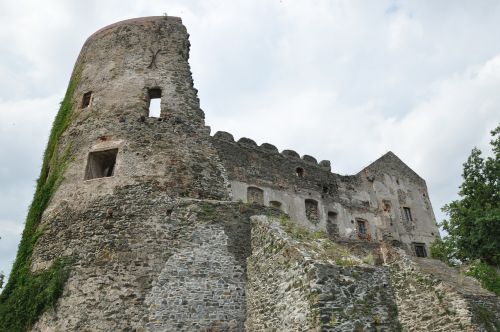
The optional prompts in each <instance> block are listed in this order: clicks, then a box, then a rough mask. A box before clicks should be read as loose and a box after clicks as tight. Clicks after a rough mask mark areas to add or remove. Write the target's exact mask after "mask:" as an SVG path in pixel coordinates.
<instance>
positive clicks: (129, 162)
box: [30, 16, 249, 331]
mask: <svg viewBox="0 0 500 332" xmlns="http://www.w3.org/2000/svg"><path fill="white" fill-rule="evenodd" d="M188 53H189V41H188V34H187V32H186V29H185V27H184V26H183V24H182V22H181V20H180V19H179V18H175V17H163V16H162V17H147V18H141V19H134V20H128V21H124V22H119V23H117V24H113V25H111V26H109V27H106V28H104V29H101V30H100V31H98V32H96V33H95V34H93V35H92V36H91V37H90V38H89V39H88V40H87V41H86V43H85V45H84V46H83V49H82V51H81V53H80V55H79V57H78V60H77V63H76V65H75V69H74V73H73V83H72V84H76V87H75V90H74V93H73V98H72V110H71V112H72V113H71V119H70V122H69V125H68V127H67V129H66V130H65V131H64V133H63V134H62V135H61V137H60V139H59V141H58V142H57V149H56V153H55V154H56V156H55V157H54V158H61V157H62V156H64V155H67V156H68V158H67V160H68V161H67V166H66V168H65V171H64V174H63V178H62V182H61V183H60V184H59V186H58V188H57V190H56V192H55V193H54V194H53V196H52V198H51V201H50V203H49V205H48V207H47V208H46V209H45V212H44V214H43V216H42V219H41V222H40V224H39V225H38V230H43V232H42V235H41V236H40V237H39V238H38V240H37V243H36V245H35V248H34V251H33V255H32V257H31V263H30V269H31V272H32V273H38V272H42V271H45V270H46V269H48V268H50V267H51V266H52V264H53V263H54V262H55V261H56V259H57V258H59V257H71V261H72V263H71V266H70V271H71V272H70V276H69V279H68V281H67V283H66V285H65V288H64V292H63V295H62V297H61V298H60V299H59V301H58V305H57V306H58V310H57V312H46V313H45V314H44V315H43V316H42V317H41V318H40V320H39V321H38V323H37V325H36V326H35V328H34V329H35V330H46V329H55V330H78V329H91V330H105V331H111V330H122V329H127V328H138V327H141V326H142V327H144V326H150V327H151V328H153V329H154V328H158V329H167V330H172V329H176V330H177V329H181V328H180V326H181V325H183V324H184V327H183V328H184V329H187V330H189V329H190V327H189V324H188V323H193V322H195V323H196V324H199V325H198V327H199V328H202V329H208V328H210V326H212V324H213V322H214V321H220V320H222V321H225V322H226V323H227V322H228V321H231V320H232V321H233V322H238V323H237V324H239V325H242V324H243V322H244V303H245V302H244V293H242V292H243V291H242V289H243V288H244V286H243V285H242V282H243V280H244V275H245V271H244V264H245V262H244V258H235V255H234V254H232V253H231V252H229V251H228V249H227V246H228V244H227V243H228V242H231V241H232V240H231V239H228V235H227V234H226V233H227V232H226V230H225V228H224V227H223V226H221V225H211V226H205V225H201V224H197V223H196V220H197V219H196V213H195V211H198V210H199V208H197V206H196V202H197V201H198V200H218V201H225V200H228V197H229V194H228V188H227V184H226V181H225V180H224V178H225V175H224V168H223V166H222V164H221V163H220V161H219V159H218V156H217V151H216V150H215V149H214V148H213V147H212V145H211V143H210V140H209V131H210V130H209V128H208V127H206V126H205V125H204V115H203V112H202V111H201V110H200V108H199V100H198V98H197V93H196V92H197V91H196V89H194V87H193V81H192V78H191V73H190V68H189V64H188ZM158 90H161V116H160V117H149V116H148V106H149V99H150V96H151V91H153V92H154V93H157V91H158ZM89 96H90V98H89ZM113 161H114V164H113ZM48 171H49V172H50V171H51V170H48ZM100 176H101V177H100ZM190 202H192V203H190ZM247 233H248V234H249V231H248V232H246V233H245V234H247ZM193 237H195V238H197V239H198V240H193ZM209 253H211V254H210V255H208V254H209ZM213 264H217V266H216V267H214V265H213ZM186 266H189V267H190V268H191V269H196V268H195V267H196V266H198V267H199V269H198V270H199V271H200V272H199V273H200V275H201V274H204V275H206V274H207V273H208V272H210V271H212V272H213V273H212V275H211V277H210V278H208V279H210V280H209V282H211V283H212V284H213V285H211V286H210V289H208V290H200V289H198V287H197V283H198V281H196V280H197V279H196V278H201V279H200V280H205V279H207V278H206V277H205V278H202V277H200V275H198V274H196V275H194V276H192V277H193V278H195V279H194V280H191V281H190V282H188V281H187V280H185V279H184V278H185V276H184V275H182V276H181V275H177V274H176V273H177V271H181V270H182V269H184V270H182V271H184V273H188V272H189V271H188V270H186ZM205 270H207V271H205ZM173 274H175V276H176V277H175V278H169V280H170V282H171V284H169V285H177V286H176V287H175V289H172V288H171V287H167V286H163V285H164V281H165V278H166V277H170V276H172V275H173ZM242 276H243V277H242ZM220 278H223V279H224V280H225V284H224V285H220V284H217V280H219V279H220ZM162 280H163V281H162ZM207 282H208V281H207ZM184 284H186V287H187V288H186V289H182V285H184ZM227 285H232V289H231V290H229V291H228V290H227V287H228V286H227ZM189 287H194V289H192V288H189ZM217 287H219V288H217ZM165 288H166V289H165ZM174 291H175V292H177V293H176V294H174V293H172V292H174ZM207 292H208V293H209V294H207ZM222 292H226V293H227V292H228V294H230V296H231V297H232V298H233V300H234V301H232V302H233V304H232V306H231V308H228V309H227V310H226V311H224V310H219V311H218V314H220V315H224V318H221V317H216V318H214V317H212V316H211V315H212V314H213V313H214V312H215V308H218V303H217V300H218V299H219V297H221V296H222V295H221V294H222ZM219 293H220V294H219ZM186 294H191V297H192V298H191V300H186V299H185V296H184V295H186ZM196 294H197V295H196ZM166 298H169V299H170V300H171V301H172V302H168V303H167V302H165V301H166ZM181 298H184V301H186V302H185V303H186V306H185V307H182V306H176V304H177V301H178V300H180V299H181ZM203 298H209V299H210V300H211V302H210V303H205V304H204V310H203V311H201V312H195V313H191V314H190V316H189V318H188V317H184V316H182V312H184V311H185V310H189V308H197V307H199V306H200V304H199V303H198V301H202V300H203ZM212 298H213V299H212ZM174 299H175V300H174ZM158 301H159V302H160V303H159V304H158V303H157V302H158ZM173 307H175V308H177V309H176V310H178V312H176V313H173V312H172V311H171V308H173ZM210 308H211V309H210ZM193 310H195V309H193ZM166 311H169V314H171V315H173V316H174V317H169V319H166V318H165V317H163V318H161V319H160V318H159V316H161V315H164V314H165V312H166ZM209 315H210V317H209ZM159 321H160V322H161V323H158V322H159ZM155 322H156V323H155ZM226 323H224V324H226ZM148 324H149V325H148ZM158 324H159V325H158ZM162 324H163V325H162ZM165 324H167V325H165ZM178 324H181V325H179V326H177V325H178ZM224 324H222V325H221V326H223V325H224ZM233 325H234V324H233ZM181 330H182V329H181Z"/></svg>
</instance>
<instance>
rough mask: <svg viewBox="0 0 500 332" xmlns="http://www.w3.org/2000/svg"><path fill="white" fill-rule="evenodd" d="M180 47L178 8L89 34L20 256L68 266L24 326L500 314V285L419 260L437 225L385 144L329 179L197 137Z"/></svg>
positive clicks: (302, 324) (154, 326) (368, 320)
mask: <svg viewBox="0 0 500 332" xmlns="http://www.w3.org/2000/svg"><path fill="white" fill-rule="evenodd" d="M188 56H189V40H188V34H187V32H186V29H185V27H184V26H183V24H182V22H181V20H180V19H179V18H176V17H167V16H161V17H145V18H137V19H132V20H127V21H123V22H118V23H115V24H113V25H110V26H107V27H105V28H103V29H101V30H99V31H97V32H96V33H94V34H93V35H92V36H90V38H89V39H88V40H87V41H86V42H85V44H84V46H83V48H82V51H81V53H80V55H79V57H78V59H77V62H76V65H75V70H74V71H75V72H74V75H75V73H76V74H77V76H78V78H79V79H78V82H77V84H76V86H75V89H74V91H73V92H72V95H71V96H70V97H71V117H70V122H69V124H68V126H67V128H65V130H64V132H63V133H62V135H61V136H60V138H59V140H58V142H57V145H56V147H57V149H56V151H55V156H54V158H56V159H57V158H63V156H65V158H66V157H67V160H68V162H67V164H66V165H65V168H64V173H63V177H62V179H61V181H60V182H59V183H58V186H57V190H56V191H55V193H54V194H53V196H52V198H51V200H50V203H49V204H48V206H47V208H46V209H45V211H44V212H43V214H42V218H41V221H40V223H39V224H38V225H37V229H38V231H39V232H40V236H39V237H38V239H37V241H36V244H35V246H34V250H33V254H32V257H31V258H30V273H32V274H37V273H41V272H42V271H45V270H47V269H49V268H50V267H51V266H52V265H53V264H54V262H55V261H56V259H58V258H61V257H68V258H71V259H70V260H69V262H70V263H69V264H70V265H69V269H70V273H69V278H68V280H67V281H66V283H65V285H64V289H63V293H62V295H61V296H60V298H59V299H58V301H57V304H56V307H55V310H48V311H46V312H45V313H43V315H41V317H39V319H38V321H37V323H36V324H35V325H34V326H32V330H33V331H244V330H247V331H401V330H408V331H424V330H426V331H452V330H453V331H455V330H467V331H483V330H484V331H486V330H488V329H490V328H495V326H498V325H495V324H498V320H499V317H498V316H499V314H498V313H499V312H500V310H499V303H498V298H497V297H495V296H494V295H492V294H491V293H489V292H486V291H484V290H482V289H481V288H480V286H479V285H477V283H475V282H474V281H473V280H469V279H467V278H466V283H467V285H469V287H466V288H464V289H461V288H460V286H456V285H457V282H458V281H457V280H455V279H456V276H455V275H454V274H453V273H452V272H447V270H446V269H444V268H443V269H439V271H440V274H439V275H437V274H436V273H435V271H434V270H433V269H432V266H433V265H432V264H433V263H432V261H431V260H429V259H427V258H425V257H426V256H427V252H428V248H429V244H430V243H431V242H432V241H433V240H434V239H435V238H436V237H437V236H439V235H438V234H439V233H438V228H437V225H436V221H435V218H434V214H433V211H432V206H431V203H430V200H429V195H428V192H427V188H426V184H425V181H424V180H423V179H422V178H421V177H420V176H418V175H417V174H416V173H415V172H413V171H412V170H411V169H410V168H409V167H408V166H406V165H405V164H404V163H403V162H402V161H401V160H400V159H399V158H398V157H397V156H395V155H394V154H393V153H391V152H388V153H387V154H385V155H384V156H382V157H381V158H380V159H378V160H377V161H375V162H374V163H372V164H371V165H369V166H367V167H365V168H364V169H363V170H361V171H360V172H359V173H357V174H355V175H349V176H343V175H338V174H335V173H332V171H331V165H330V162H329V161H321V162H319V163H318V162H317V161H316V159H315V158H314V157H311V156H308V155H304V156H302V157H300V156H299V155H298V154H297V153H296V152H294V151H291V150H284V151H282V152H279V151H278V150H277V149H276V147H274V146H273V145H271V144H268V143H264V144H262V145H260V146H258V145H257V144H256V143H255V142H254V141H252V140H251V139H248V138H242V139H240V140H239V141H237V142H236V141H235V140H234V139H233V136H232V135H231V134H229V133H225V132H218V133H216V134H215V135H213V136H211V135H210V128H209V127H207V126H206V125H205V123H204V113H203V111H202V110H201V109H200V105H199V100H198V97H197V90H196V89H195V88H194V87H193V81H192V77H191V72H190V68H189V63H188ZM153 99H160V100H161V102H160V105H161V112H160V115H159V116H152V114H150V104H151V100H153ZM46 171H47V174H50V172H53V169H47V170H46ZM415 256H419V257H421V258H418V259H417V258H416V257H415ZM436 264H437V263H436ZM462 282H463V281H462ZM485 312H486V313H487V314H485ZM481 315H482V316H481ZM484 315H486V316H487V317H489V321H487V322H485V320H484V319H481V317H485V316H484Z"/></svg>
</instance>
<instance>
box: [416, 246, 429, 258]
mask: <svg viewBox="0 0 500 332" xmlns="http://www.w3.org/2000/svg"><path fill="white" fill-rule="evenodd" d="M413 247H414V248H415V255H416V256H417V257H427V250H425V244H424V243H413Z"/></svg>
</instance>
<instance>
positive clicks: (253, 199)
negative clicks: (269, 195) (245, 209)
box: [247, 187, 264, 205]
mask: <svg viewBox="0 0 500 332" xmlns="http://www.w3.org/2000/svg"><path fill="white" fill-rule="evenodd" d="M247 202H248V203H254V204H258V205H264V191H263V190H262V189H260V188H257V187H248V188H247Z"/></svg>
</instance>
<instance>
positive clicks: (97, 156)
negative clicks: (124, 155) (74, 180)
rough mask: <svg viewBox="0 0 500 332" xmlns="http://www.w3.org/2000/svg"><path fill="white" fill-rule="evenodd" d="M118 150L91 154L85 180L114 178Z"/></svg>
mask: <svg viewBox="0 0 500 332" xmlns="http://www.w3.org/2000/svg"><path fill="white" fill-rule="evenodd" d="M117 154H118V149H111V150H105V151H96V152H91V153H90V154H89V158H88V161H87V168H86V170H85V180H91V179H97V178H104V177H109V176H113V175H114V172H115V163H116V155H117Z"/></svg>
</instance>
